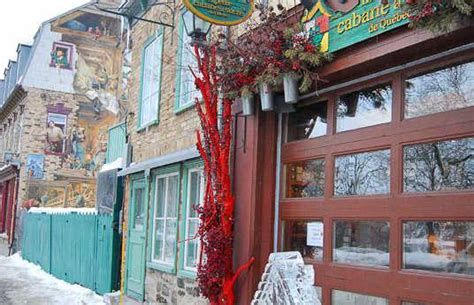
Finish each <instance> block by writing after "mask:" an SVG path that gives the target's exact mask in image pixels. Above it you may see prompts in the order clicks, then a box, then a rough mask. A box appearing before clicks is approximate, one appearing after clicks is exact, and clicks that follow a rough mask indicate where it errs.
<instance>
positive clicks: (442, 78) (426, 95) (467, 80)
mask: <svg viewBox="0 0 474 305" xmlns="http://www.w3.org/2000/svg"><path fill="white" fill-rule="evenodd" d="M405 85H406V89H405V117H406V118H413V117H418V116H422V115H427V114H432V113H438V112H444V111H450V110H455V109H460V108H465V107H470V106H474V62H470V63H465V64H460V65H457V66H453V67H450V68H446V69H443V70H439V71H436V72H431V73H428V74H424V75H420V76H415V77H412V78H410V79H407V80H406V82H405Z"/></svg>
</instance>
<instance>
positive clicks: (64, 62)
mask: <svg viewBox="0 0 474 305" xmlns="http://www.w3.org/2000/svg"><path fill="white" fill-rule="evenodd" d="M73 48H74V46H73V45H72V44H68V43H63V42H54V43H53V49H52V51H51V62H50V63H49V66H50V67H56V68H59V69H72V53H73Z"/></svg>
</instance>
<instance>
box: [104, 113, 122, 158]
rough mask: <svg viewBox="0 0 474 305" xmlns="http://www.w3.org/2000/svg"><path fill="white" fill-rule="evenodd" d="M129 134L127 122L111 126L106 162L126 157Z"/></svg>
mask: <svg viewBox="0 0 474 305" xmlns="http://www.w3.org/2000/svg"><path fill="white" fill-rule="evenodd" d="M126 136H127V127H126V125H125V122H123V123H120V124H117V125H115V126H113V127H111V128H109V139H108V142H107V159H106V162H107V163H109V162H113V161H115V160H117V158H119V157H122V158H125V141H126Z"/></svg>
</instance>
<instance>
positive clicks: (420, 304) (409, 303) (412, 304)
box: [402, 302, 427, 305]
mask: <svg viewBox="0 0 474 305" xmlns="http://www.w3.org/2000/svg"><path fill="white" fill-rule="evenodd" d="M402 305H427V304H423V303H418V302H416V303H413V302H402Z"/></svg>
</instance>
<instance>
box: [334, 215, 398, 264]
mask: <svg viewBox="0 0 474 305" xmlns="http://www.w3.org/2000/svg"><path fill="white" fill-rule="evenodd" d="M389 236H390V224H389V223H388V222H387V221H342V220H341V221H336V222H335V223H334V249H333V260H334V261H335V262H338V263H345V264H354V265H367V266H388V265H389V258H390V256H389Z"/></svg>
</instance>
